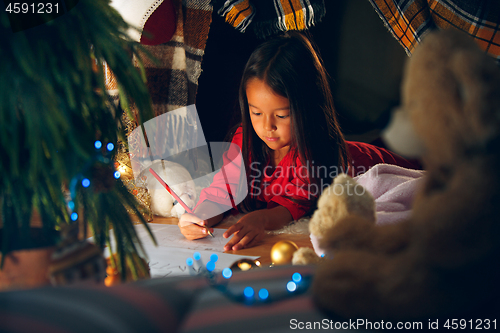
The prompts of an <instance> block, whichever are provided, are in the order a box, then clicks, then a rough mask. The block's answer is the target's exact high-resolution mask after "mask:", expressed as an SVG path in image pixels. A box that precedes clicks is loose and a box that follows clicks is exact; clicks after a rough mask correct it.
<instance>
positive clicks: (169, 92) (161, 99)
mask: <svg viewBox="0 0 500 333" xmlns="http://www.w3.org/2000/svg"><path fill="white" fill-rule="evenodd" d="M170 1H172V4H173V6H174V8H175V12H176V18H177V22H176V30H175V33H174V35H173V37H172V39H171V40H170V41H169V42H167V43H165V44H160V45H144V48H145V49H146V50H147V51H148V52H149V53H150V54H151V55H153V57H154V58H156V59H157V60H158V62H156V63H155V62H154V61H152V60H150V59H148V58H146V57H144V59H142V60H143V63H144V67H145V70H146V77H147V85H148V89H149V92H150V95H151V99H152V102H153V110H154V112H155V115H156V116H158V115H161V114H163V113H165V112H168V111H172V110H175V109H178V108H180V107H183V106H187V105H192V104H194V103H195V98H196V91H197V89H198V78H199V77H200V74H201V62H202V58H203V55H204V50H205V45H206V41H207V38H208V31H209V28H210V23H211V21H212V5H211V4H210V0H170ZM159 3H161V1H154V2H153V4H152V6H153V7H151V10H148V11H147V13H149V15H150V14H151V13H150V12H151V11H154V9H155V8H157V7H158V6H159ZM138 14H140V13H138ZM138 16H139V17H140V18H141V19H142V20H143V21H144V19H143V18H142V15H138ZM129 21H130V20H129ZM141 22H142V21H141ZM141 24H142V26H144V22H142V23H141ZM136 63H137V60H136ZM106 74H107V75H106V84H107V88H108V92H109V93H110V94H112V95H113V94H114V93H116V92H117V91H116V82H115V78H114V76H113V75H112V73H110V72H109V71H106Z"/></svg>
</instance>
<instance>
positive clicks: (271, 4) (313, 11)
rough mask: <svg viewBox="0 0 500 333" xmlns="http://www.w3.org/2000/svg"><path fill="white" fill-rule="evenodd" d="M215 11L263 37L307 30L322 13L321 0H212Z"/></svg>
mask: <svg viewBox="0 0 500 333" xmlns="http://www.w3.org/2000/svg"><path fill="white" fill-rule="evenodd" d="M213 3H214V10H218V11H217V12H218V13H219V14H220V15H222V16H224V17H225V19H226V21H227V22H228V23H229V24H231V25H232V26H233V27H235V28H236V29H238V30H239V31H241V32H245V31H246V29H247V28H248V27H249V26H251V27H252V28H253V31H254V33H255V35H256V36H257V37H259V38H265V37H267V36H269V35H272V34H275V33H278V32H280V31H288V30H306V29H308V28H310V27H311V26H313V25H314V24H316V23H317V22H319V21H321V19H322V18H323V16H324V15H325V4H324V0H226V1H222V0H215V1H213Z"/></svg>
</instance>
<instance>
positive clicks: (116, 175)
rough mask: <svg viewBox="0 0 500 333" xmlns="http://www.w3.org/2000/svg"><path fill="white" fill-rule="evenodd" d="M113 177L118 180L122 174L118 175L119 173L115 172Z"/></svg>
mask: <svg viewBox="0 0 500 333" xmlns="http://www.w3.org/2000/svg"><path fill="white" fill-rule="evenodd" d="M113 176H114V177H115V178H116V179H118V178H120V177H121V176H122V174H121V173H120V171H115V173H114V174H113Z"/></svg>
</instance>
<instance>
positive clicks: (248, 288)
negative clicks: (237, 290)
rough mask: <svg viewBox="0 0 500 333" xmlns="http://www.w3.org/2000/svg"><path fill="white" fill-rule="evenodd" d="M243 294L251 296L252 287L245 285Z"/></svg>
mask: <svg viewBox="0 0 500 333" xmlns="http://www.w3.org/2000/svg"><path fill="white" fill-rule="evenodd" d="M243 294H244V295H245V296H246V297H248V298H250V297H253V295H254V291H253V288H252V287H246V288H245V290H243Z"/></svg>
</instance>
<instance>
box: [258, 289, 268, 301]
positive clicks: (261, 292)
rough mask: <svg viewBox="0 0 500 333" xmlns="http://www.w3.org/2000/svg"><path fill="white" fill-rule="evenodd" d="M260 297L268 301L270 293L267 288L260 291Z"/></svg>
mask: <svg viewBox="0 0 500 333" xmlns="http://www.w3.org/2000/svg"><path fill="white" fill-rule="evenodd" d="M259 297H260V299H262V300H264V299H267V298H268V297H269V291H267V289H265V288H262V289H261V290H259Z"/></svg>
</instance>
